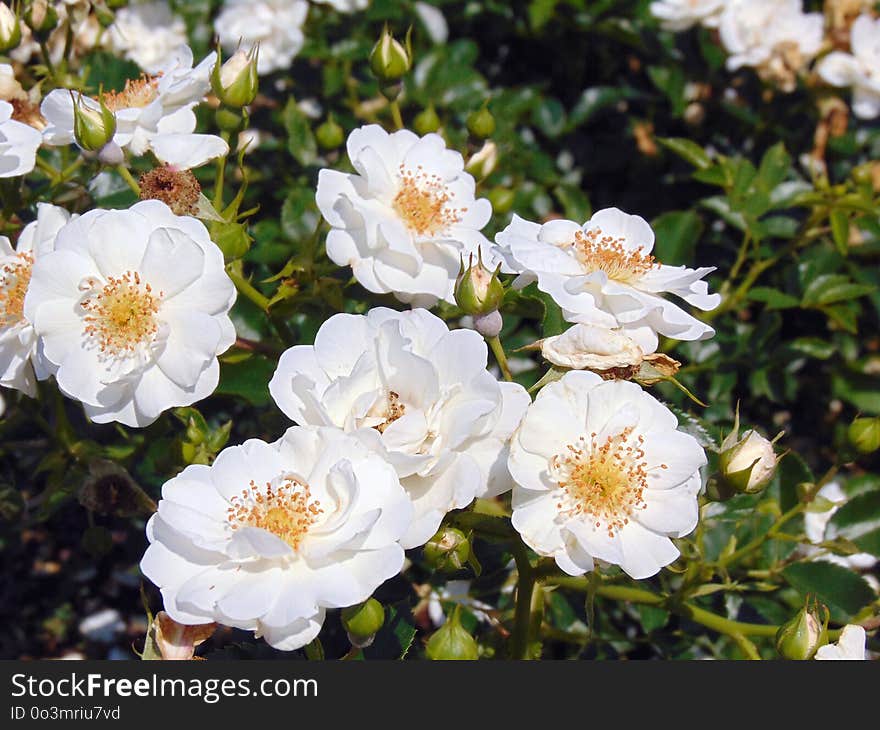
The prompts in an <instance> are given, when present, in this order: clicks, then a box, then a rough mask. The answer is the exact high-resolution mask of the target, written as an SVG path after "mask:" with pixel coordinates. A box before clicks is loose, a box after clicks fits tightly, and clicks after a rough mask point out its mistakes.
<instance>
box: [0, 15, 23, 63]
mask: <svg viewBox="0 0 880 730" xmlns="http://www.w3.org/2000/svg"><path fill="white" fill-rule="evenodd" d="M19 43H21V22H19V20H18V14H17V13H13V12H12V10H10V9H9V8H8V7H7V6H6V5H0V53H8V52H9V51H11V50H12V49H14V48H17V47H18V44H19Z"/></svg>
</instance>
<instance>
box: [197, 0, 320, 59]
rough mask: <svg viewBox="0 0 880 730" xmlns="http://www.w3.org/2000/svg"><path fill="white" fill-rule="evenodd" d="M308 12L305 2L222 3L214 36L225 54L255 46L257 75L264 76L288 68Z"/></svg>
mask: <svg viewBox="0 0 880 730" xmlns="http://www.w3.org/2000/svg"><path fill="white" fill-rule="evenodd" d="M308 10H309V4H308V3H307V2H305V0H226V1H225V2H224V3H223V8H222V10H221V11H220V14H219V15H218V16H217V19H216V20H215V21H214V32H215V33H217V37H218V38H219V39H220V44H221V45H222V46H223V48H224V49H226V50H227V51H234V50H235V49H237V48H238V46H239V45H244V46H245V47H246V48H252V47H254V46H256V45H257V44H259V46H260V54H259V61H258V63H257V72H258V73H259V74H261V75H262V74H267V73H271V72H272V71H278V70H281V69H286V68H289V67H290V64H291V62H292V61H293V57H294V56H296V54H297V53H299V50H300V49H301V48H302V45H303V41H304V40H305V38H304V36H303V32H302V26H303V23H304V22H305V20H306V14H307V13H308Z"/></svg>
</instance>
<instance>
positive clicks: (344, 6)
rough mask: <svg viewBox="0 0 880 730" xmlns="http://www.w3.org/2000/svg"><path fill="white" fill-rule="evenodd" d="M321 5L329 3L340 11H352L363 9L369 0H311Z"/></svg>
mask: <svg viewBox="0 0 880 730" xmlns="http://www.w3.org/2000/svg"><path fill="white" fill-rule="evenodd" d="M312 1H313V2H316V3H320V4H321V5H329V6H331V7H332V8H333V9H334V10H337V11H338V12H340V13H353V12H354V11H355V10H363V9H364V8H366V7H367V5H369V4H370V0H312Z"/></svg>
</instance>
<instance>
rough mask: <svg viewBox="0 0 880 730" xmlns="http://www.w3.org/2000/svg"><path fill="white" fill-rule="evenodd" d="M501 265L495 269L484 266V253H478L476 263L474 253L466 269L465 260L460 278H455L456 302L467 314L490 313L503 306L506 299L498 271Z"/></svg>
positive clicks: (459, 274)
mask: <svg viewBox="0 0 880 730" xmlns="http://www.w3.org/2000/svg"><path fill="white" fill-rule="evenodd" d="M500 269H501V265H500V264H499V265H498V268H497V269H495V271H494V272H493V271H489V270H488V269H487V268H486V267H484V266H483V255H482V253H481V252H478V254H477V263H476V265H475V264H474V255H473V254H471V255H470V258H469V259H468V267H467V269H465V267H464V261H462V263H461V269H460V271H459V273H458V278H457V279H456V280H455V292H454V293H455V303H456V304H458V306H459V307H461V309H462V311H463V312H464V313H465V314H473V315H479V314H488V313H489V312H494V311H496V310H497V309H498V307H500V306H501V300H502V299H504V286H503V285H502V283H501V282H500V281H499V280H498V272H499V270H500Z"/></svg>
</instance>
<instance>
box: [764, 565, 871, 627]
mask: <svg viewBox="0 0 880 730" xmlns="http://www.w3.org/2000/svg"><path fill="white" fill-rule="evenodd" d="M782 575H783V576H784V577H785V579H786V580H787V581H788V582H789V583H790V584H791V586H792V587H794V588H795V589H796V590H797V591H798V592H799V593H801V594H802V595H803V596H804V597H805V598H806V596H807V595H808V594H810V595H815V596H816V597H817V598H818V599H819V600H820V601H821V602H822V603H824V604H826V605H827V606H828V608H829V609H831V615H832V618H834V619H835V620H838V621H839V620H846V619H848V618H850V617H852V615H853V614H855V613H858V611H859V610H860V609H861V608H863V607H864V606H866V605H868V604H869V603H871V602H872V601H873V600H874V591H873V590H871V586H869V585H868V583H867V582H866V581H865V580H864V579H863V578H862V577H861V576H859V575H856V574H855V573H853V572H852V571H849V570H847V569H846V568H842V567H841V566H839V565H835V564H833V563H829V562H827V561H824V560H816V561H811V562H802V563H792V564H791V565H789V566H787V567H786V568H784V569H783V571H782Z"/></svg>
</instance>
